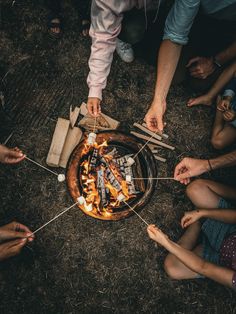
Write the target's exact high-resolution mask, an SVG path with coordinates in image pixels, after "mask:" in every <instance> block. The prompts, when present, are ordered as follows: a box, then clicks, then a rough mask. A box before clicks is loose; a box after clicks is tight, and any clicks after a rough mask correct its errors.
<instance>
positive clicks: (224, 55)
mask: <svg viewBox="0 0 236 314" xmlns="http://www.w3.org/2000/svg"><path fill="white" fill-rule="evenodd" d="M235 56H236V41H235V42H233V44H231V45H230V46H229V47H228V48H226V49H225V50H223V51H222V52H220V53H218V54H217V55H216V56H214V57H199V56H198V57H195V58H192V59H191V60H190V61H189V62H188V64H187V67H188V68H189V72H190V74H191V76H193V77H194V78H198V79H206V78H207V77H208V76H209V75H211V74H212V73H213V72H214V71H215V70H216V68H217V64H218V65H220V66H221V65H224V64H226V63H228V62H230V61H232V60H233V59H235Z"/></svg>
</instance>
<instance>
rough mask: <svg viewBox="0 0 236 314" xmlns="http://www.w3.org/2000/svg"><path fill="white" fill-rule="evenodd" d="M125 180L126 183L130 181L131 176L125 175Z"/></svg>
mask: <svg viewBox="0 0 236 314" xmlns="http://www.w3.org/2000/svg"><path fill="white" fill-rule="evenodd" d="M125 181H126V182H128V183H130V182H132V177H131V175H127V176H125Z"/></svg>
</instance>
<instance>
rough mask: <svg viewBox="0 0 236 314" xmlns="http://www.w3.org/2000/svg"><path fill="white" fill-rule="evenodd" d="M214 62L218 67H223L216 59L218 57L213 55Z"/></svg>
mask: <svg viewBox="0 0 236 314" xmlns="http://www.w3.org/2000/svg"><path fill="white" fill-rule="evenodd" d="M213 63H214V64H215V65H216V66H217V67H218V68H221V66H222V65H221V64H220V63H219V62H218V61H217V60H216V57H213Z"/></svg>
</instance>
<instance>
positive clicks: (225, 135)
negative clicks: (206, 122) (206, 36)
mask: <svg viewBox="0 0 236 314" xmlns="http://www.w3.org/2000/svg"><path fill="white" fill-rule="evenodd" d="M228 81H229V82H228ZM227 82H228V83H227ZM226 83H227V85H226V86H225V87H224V88H223V86H224V85H225V84H226ZM222 88H223V91H222ZM219 92H222V96H220V95H218V97H217V111H216V117H215V122H214V126H213V131H212V138H211V142H212V145H213V146H214V147H215V148H216V149H222V148H224V147H226V146H228V145H230V144H232V143H234V142H235V140H236V63H234V64H233V65H232V66H230V67H228V68H227V69H226V70H225V71H224V72H223V73H222V74H221V76H220V77H219V78H218V80H217V81H216V83H215V84H214V85H213V87H212V88H211V89H210V90H209V92H208V93H206V94H205V95H202V96H199V97H197V98H191V99H190V100H189V101H188V104H187V105H188V107H192V106H195V105H199V104H202V105H207V106H210V105H211V104H212V103H213V101H214V99H215V98H216V96H217V94H218V93H219Z"/></svg>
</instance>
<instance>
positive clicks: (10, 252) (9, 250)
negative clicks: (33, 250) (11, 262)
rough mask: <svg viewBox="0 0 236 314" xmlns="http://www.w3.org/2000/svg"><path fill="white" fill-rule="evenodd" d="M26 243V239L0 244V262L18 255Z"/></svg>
mask: <svg viewBox="0 0 236 314" xmlns="http://www.w3.org/2000/svg"><path fill="white" fill-rule="evenodd" d="M26 243H27V239H17V240H12V241H8V242H5V243H3V244H0V261H3V260H5V259H7V258H9V257H12V256H15V255H18V254H19V253H20V252H21V250H22V248H23V247H24V246H25V245H26Z"/></svg>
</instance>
